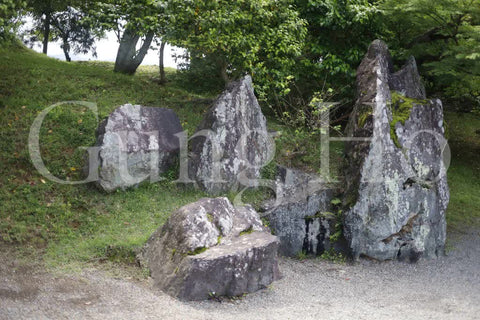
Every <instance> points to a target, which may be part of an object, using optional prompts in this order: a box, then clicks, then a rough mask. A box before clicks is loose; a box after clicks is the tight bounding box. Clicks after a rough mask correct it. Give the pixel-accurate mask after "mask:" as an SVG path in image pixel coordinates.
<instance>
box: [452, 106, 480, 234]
mask: <svg viewBox="0 0 480 320" xmlns="http://www.w3.org/2000/svg"><path fill="white" fill-rule="evenodd" d="M445 119H446V121H447V124H448V136H449V137H448V140H449V145H450V148H451V152H452V162H451V166H450V168H449V170H448V183H449V187H450V204H449V206H448V211H447V225H448V228H449V230H450V231H457V232H461V231H462V230H464V229H468V228H471V227H479V226H480V134H479V133H480V132H479V130H480V116H478V115H475V114H457V113H447V114H445Z"/></svg>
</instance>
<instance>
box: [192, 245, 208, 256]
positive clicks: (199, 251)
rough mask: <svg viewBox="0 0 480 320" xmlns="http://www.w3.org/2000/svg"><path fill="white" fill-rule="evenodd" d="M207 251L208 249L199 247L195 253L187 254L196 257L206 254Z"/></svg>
mask: <svg viewBox="0 0 480 320" xmlns="http://www.w3.org/2000/svg"><path fill="white" fill-rule="evenodd" d="M207 249H208V248H207V247H199V248H197V249H195V250H193V251H189V252H187V255H189V256H196V255H197V254H200V253H204V252H205V251H207Z"/></svg>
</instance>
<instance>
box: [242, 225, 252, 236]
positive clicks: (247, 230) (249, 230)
mask: <svg viewBox="0 0 480 320" xmlns="http://www.w3.org/2000/svg"><path fill="white" fill-rule="evenodd" d="M252 232H253V228H252V227H250V228H248V229H246V230H243V231H242V232H240V236H244V235H246V234H250V233H252Z"/></svg>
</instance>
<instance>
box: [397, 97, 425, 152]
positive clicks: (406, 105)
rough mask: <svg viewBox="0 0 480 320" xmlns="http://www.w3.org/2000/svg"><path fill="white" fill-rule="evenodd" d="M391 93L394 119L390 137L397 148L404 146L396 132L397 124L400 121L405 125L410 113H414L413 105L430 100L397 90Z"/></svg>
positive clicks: (422, 103) (423, 103)
mask: <svg viewBox="0 0 480 320" xmlns="http://www.w3.org/2000/svg"><path fill="white" fill-rule="evenodd" d="M391 95H392V104H391V110H392V121H391V122H390V137H391V139H392V141H393V143H394V144H395V146H397V148H401V147H402V146H401V145H400V142H399V141H398V136H397V133H396V132H395V126H396V124H397V123H398V122H400V123H401V124H402V125H405V121H407V120H408V118H409V117H410V114H411V113H412V108H413V106H414V105H415V104H417V105H425V104H427V103H428V100H424V99H414V98H408V97H405V96H404V95H402V94H401V93H399V92H397V91H391Z"/></svg>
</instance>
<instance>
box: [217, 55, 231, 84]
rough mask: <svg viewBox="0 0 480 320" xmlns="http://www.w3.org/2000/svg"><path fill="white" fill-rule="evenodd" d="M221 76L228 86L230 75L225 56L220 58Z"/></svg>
mask: <svg viewBox="0 0 480 320" xmlns="http://www.w3.org/2000/svg"><path fill="white" fill-rule="evenodd" d="M219 67H220V76H221V77H222V80H223V82H224V83H225V86H227V85H228V84H229V83H230V77H229V76H228V73H227V68H228V64H227V60H226V59H225V58H222V59H220V65H219Z"/></svg>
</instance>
